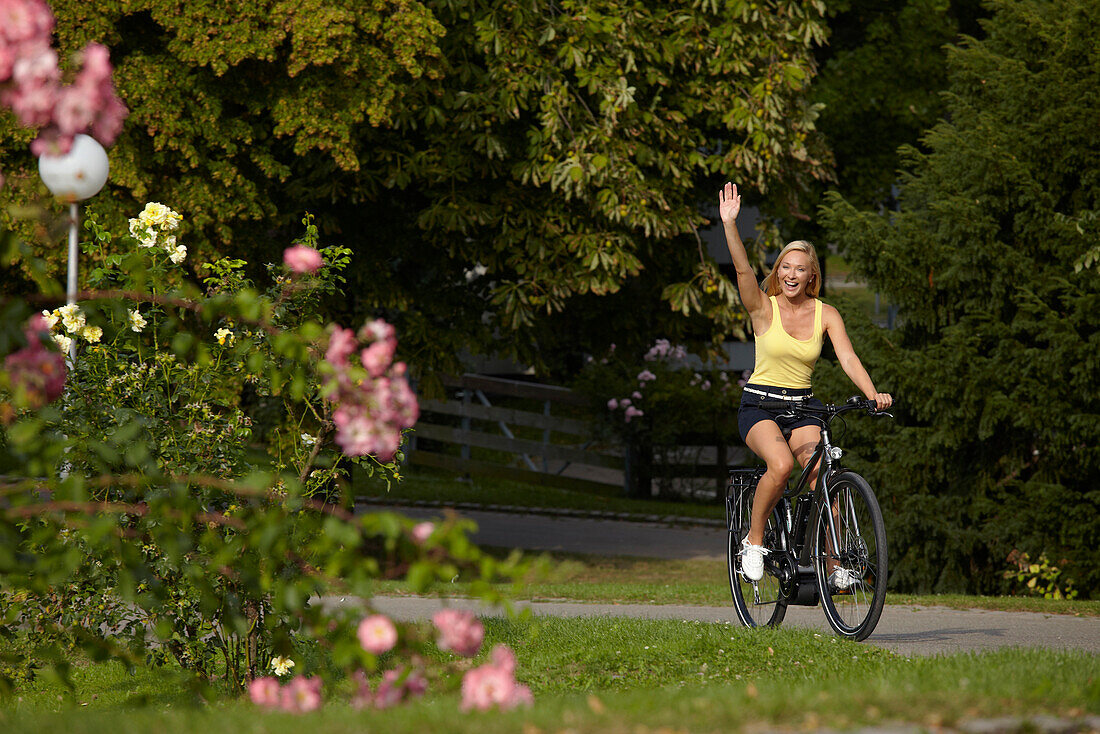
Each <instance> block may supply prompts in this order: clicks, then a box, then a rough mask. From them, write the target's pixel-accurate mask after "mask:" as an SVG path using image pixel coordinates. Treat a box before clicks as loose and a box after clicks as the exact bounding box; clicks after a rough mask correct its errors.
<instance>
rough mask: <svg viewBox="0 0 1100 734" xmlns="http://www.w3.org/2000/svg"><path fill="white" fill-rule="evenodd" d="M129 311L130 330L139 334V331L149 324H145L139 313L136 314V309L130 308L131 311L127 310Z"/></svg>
mask: <svg viewBox="0 0 1100 734" xmlns="http://www.w3.org/2000/svg"><path fill="white" fill-rule="evenodd" d="M129 311H130V330H131V331H136V332H138V333H140V332H141V330H142V329H144V328H145V325H146V324H147V323H149V322H147V321H146V320H145V318H144V317H143V316H142V315H141V314H140V313H138V311H137V309H133V308H131V309H129Z"/></svg>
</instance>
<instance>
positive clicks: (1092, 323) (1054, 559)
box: [825, 0, 1100, 596]
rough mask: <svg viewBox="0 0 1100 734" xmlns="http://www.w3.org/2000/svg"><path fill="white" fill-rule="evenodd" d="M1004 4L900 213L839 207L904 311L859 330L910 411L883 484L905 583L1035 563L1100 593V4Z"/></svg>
mask: <svg viewBox="0 0 1100 734" xmlns="http://www.w3.org/2000/svg"><path fill="white" fill-rule="evenodd" d="M990 8H991V9H992V11H993V16H992V18H991V19H990V20H988V21H985V22H984V23H983V24H984V27H985V30H986V32H987V38H986V39H984V40H982V41H975V40H971V41H968V42H966V43H964V44H962V45H961V46H960V47H957V48H952V49H951V51H950V54H949V65H950V88H949V92H948V94H947V98H946V99H947V107H948V109H947V120H946V121H943V122H941V123H940V124H938V125H936V126H935V127H934V128H932V129H931V130H930V131H929V132H928V133H927V134H926V136H925V137H924V139H923V144H924V145H925V146H926V147H927V151H928V152H926V153H919V152H917V151H915V150H912V149H910V150H909V151H908V167H907V173H906V175H905V177H904V178H903V181H902V185H901V193H900V211H898V212H897V213H895V214H890V215H883V214H881V213H875V212H861V211H857V210H856V208H854V207H853V206H852V205H851V204H850V203H848V202H846V201H844V200H841V199H839V198H834V199H832V201H831V204H830V206H829V207H828V208H827V210H826V211H825V215H826V223H827V225H828V228H829V232H830V234H831V236H832V237H833V238H835V240H836V241H837V242H838V243H839V244H840V246H841V248H842V252H844V254H845V255H846V256H847V257H848V259H849V260H850V261H851V262H852V263H853V264H854V266H855V267H856V269H857V271H858V272H859V274H860V275H862V276H863V277H865V278H867V279H868V280H869V282H870V283H871V284H872V286H873V287H875V288H877V289H879V290H881V291H882V292H883V293H885V294H886V295H887V296H888V297H889V298H890V299H891V300H892V301H893V302H895V303H897V304H898V305H899V307H900V309H901V324H900V326H899V328H898V329H897V330H896V331H895V332H890V333H883V332H879V333H875V332H872V331H870V330H867V329H859V328H858V326H857V327H855V330H858V331H860V332H861V333H860V334H859V335H857V337H856V341H857V343H859V344H860V345H861V346H860V353H861V354H862V355H863V356H864V357H865V359H866V361H867V362H868V363H869V364H870V367H871V372H872V374H873V375H875V378H876V380H877V381H878V383H879V384H880V385H881V386H882V387H884V388H888V389H891V390H892V391H894V392H895V393H896V394H899V395H900V397H901V400H902V403H901V406H902V407H901V408H900V410H901V411H902V416H901V417H902V418H903V420H901V421H900V422H899V423H900V427H899V428H898V429H897V430H895V431H892V432H891V433H890V435H889V436H888V437H887V438H886V440H885V442H884V443H883V444H882V446H881V451H880V452H879V453H878V455H877V458H878V462H877V463H876V464H875V465H874V466H870V467H868V469H867V470H868V472H869V473H871V474H872V476H873V479H874V483H875V485H876V486H878V487H880V488H881V492H880V496H883V497H885V500H884V504H885V505H886V507H887V510H888V511H887V516H888V517H889V518H890V521H891V526H890V532H891V536H890V537H891V551H892V559H891V560H892V563H891V566H892V571H893V574H894V576H893V581H894V584H895V586H896V587H898V588H903V589H918V590H928V589H932V590H941V589H942V590H965V591H991V590H994V589H996V587H997V584H998V582H999V580H1000V579H1001V578H1002V576H1003V573H1004V572H1005V571H1008V570H1016V566H1015V565H1014V564H1013V563H1012V561H1010V559H1009V556H1010V553H1011V552H1012V551H1013V550H1019V551H1021V552H1026V553H1028V554H1030V556H1031V557H1032V558H1039V557H1040V555H1041V554H1042V553H1045V557H1046V558H1047V559H1049V562H1050V564H1051V565H1052V567H1054V568H1057V569H1060V570H1061V572H1062V575H1061V577H1060V578H1062V579H1063V580H1072V581H1073V583H1074V586H1075V588H1077V589H1079V591H1080V593H1081V594H1082V595H1083V596H1087V595H1089V594H1093V595H1095V594H1096V593H1097V592H1098V591H1100V553H1098V550H1097V549H1098V548H1100V394H1098V392H1097V390H1096V385H1097V384H1098V382H1100V328H1098V326H1100V321H1098V319H1097V316H1096V315H1097V313H1098V312H1100V284H1098V281H1097V279H1096V276H1095V273H1094V272H1092V271H1090V270H1088V269H1082V270H1078V269H1077V268H1075V264H1076V263H1078V262H1079V261H1080V260H1081V258H1082V256H1083V255H1084V253H1085V252H1086V251H1088V250H1089V248H1090V247H1094V246H1095V242H1096V237H1097V228H1096V221H1097V219H1096V214H1097V208H1098V206H1100V198H1098V197H1100V185H1098V184H1100V180H1098V176H1100V173H1098V172H1100V128H1098V127H1097V125H1096V120H1097V117H1098V115H1100V96H1098V94H1097V89H1100V54H1098V53H1097V46H1096V43H1095V28H1096V26H1097V24H1098V23H1100V6H1097V5H1096V4H1095V3H1092V2H1082V1H1081V0H1059V1H1058V2H1050V3H1047V2H1019V3H1014V2H998V3H993V4H992V5H991V6H990ZM854 428H855V427H854ZM875 430H878V431H881V430H884V429H883V428H882V427H881V426H878V425H876V426H875ZM1013 557H1014V558H1015V557H1017V556H1013ZM1000 583H1004V582H1003V581H1000Z"/></svg>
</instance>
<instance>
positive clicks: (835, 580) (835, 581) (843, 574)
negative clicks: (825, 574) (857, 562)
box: [829, 566, 859, 591]
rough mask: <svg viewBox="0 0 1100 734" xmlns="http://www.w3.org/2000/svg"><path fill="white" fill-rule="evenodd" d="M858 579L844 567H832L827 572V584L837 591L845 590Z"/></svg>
mask: <svg viewBox="0 0 1100 734" xmlns="http://www.w3.org/2000/svg"><path fill="white" fill-rule="evenodd" d="M857 581H859V578H858V577H857V576H856V575H855V574H854V573H852V572H851V571H849V570H848V569H846V568H840V567H839V566H838V567H837V568H834V569H833V572H832V573H831V574H829V586H831V587H832V588H834V589H836V590H837V591H847V590H848V589H850V588H852V586H853V585H854V584H855V583H856V582H857Z"/></svg>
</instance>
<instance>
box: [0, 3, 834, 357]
mask: <svg viewBox="0 0 1100 734" xmlns="http://www.w3.org/2000/svg"><path fill="white" fill-rule="evenodd" d="M53 8H54V11H55V13H56V14H57V16H58V28H59V30H58V35H59V39H60V43H61V46H62V48H63V49H64V50H68V49H72V48H76V47H79V45H80V44H82V43H84V42H86V41H88V40H91V39H96V40H99V41H101V42H103V43H105V44H106V45H108V46H109V47H110V49H111V53H112V61H113V62H114V63H115V64H116V65H117V71H116V74H115V83H116V85H117V88H118V90H119V94H120V95H121V97H122V98H123V100H124V101H125V102H126V104H127V105H128V106H129V107H130V110H131V114H130V116H129V118H128V121H127V126H126V129H125V131H124V133H123V135H122V137H121V138H120V140H119V141H118V143H117V144H116V145H115V147H114V148H113V149H112V151H111V159H112V175H111V183H110V186H109V190H108V191H107V192H105V193H104V194H101V195H100V196H99V197H97V199H96V200H95V202H94V203H93V204H92V206H93V207H94V208H95V209H96V210H97V211H98V212H100V214H101V215H102V217H103V220H104V221H105V222H108V223H111V222H112V221H114V220H120V217H121V216H122V213H123V212H125V211H131V210H133V208H134V206H135V205H136V204H139V203H140V202H143V201H145V200H147V199H155V200H165V201H171V202H173V205H174V206H175V207H176V208H177V209H178V210H179V211H181V212H182V213H184V214H185V216H186V217H187V219H188V221H190V222H192V223H193V224H192V227H191V229H190V231H189V232H188V237H189V241H191V242H192V243H194V246H195V247H196V248H197V249H198V250H199V252H200V254H203V255H209V254H210V253H211V252H212V251H218V252H219V253H220V254H223V255H231V256H234V257H241V258H243V259H246V260H248V261H249V262H253V263H256V264H257V265H259V264H261V263H263V262H265V261H270V260H272V259H274V258H273V243H274V242H278V241H285V239H286V235H287V233H288V227H290V226H291V225H292V224H293V223H294V222H296V221H298V219H300V217H301V211H302V210H303V209H307V210H309V211H311V212H314V213H315V214H316V215H317V217H318V224H319V226H320V228H321V230H322V232H326V233H327V234H329V235H331V239H333V240H334V241H335V242H336V243H337V244H340V245H344V246H347V247H349V248H351V249H352V250H353V251H354V259H353V263H352V266H351V268H350V272H351V273H352V274H353V275H352V277H351V278H349V288H348V294H349V298H348V300H347V301H345V302H342V303H338V304H336V306H337V307H339V308H340V309H341V310H342V311H343V312H344V313H343V314H340V316H341V318H342V320H345V321H346V320H350V314H353V313H354V314H357V315H372V316H384V317H386V318H387V319H388V320H390V321H392V322H394V323H395V324H396V325H397V326H398V329H399V332H400V333H401V336H402V345H403V346H402V350H403V354H404V356H405V357H407V358H408V361H409V363H410V364H411V365H413V367H414V368H417V369H419V368H431V367H433V366H435V365H443V366H451V367H453V366H454V365H455V361H454V356H455V354H456V353H458V352H459V351H460V350H463V349H465V350H467V351H470V352H473V353H487V352H493V351H498V350H499V351H503V352H505V353H508V352H511V353H514V354H516V355H517V356H518V357H519V358H520V359H521V360H524V361H527V362H529V363H532V364H535V365H537V366H542V367H547V368H553V367H556V366H560V364H561V363H562V361H563V360H564V358H565V355H567V354H571V353H579V352H580V349H579V348H577V347H576V346H575V342H576V341H577V340H578V339H580V340H581V343H595V344H596V345H597V346H600V347H603V346H606V344H607V343H608V342H610V341H612V340H615V339H614V337H613V332H615V331H617V332H620V333H622V332H628V333H630V334H637V339H638V343H637V344H635V345H633V346H634V347H635V348H640V347H642V346H643V345H644V344H645V343H646V342H647V341H649V340H650V339H651V338H652V337H651V335H652V334H654V333H656V334H657V335H661V334H663V335H665V336H667V337H669V338H680V337H681V336H683V335H684V333H686V334H687V336H691V337H693V338H695V339H696V340H702V339H706V338H709V337H712V336H716V335H720V336H724V335H726V334H727V333H729V331H730V330H731V329H736V328H737V327H738V326H739V324H740V320H741V316H740V312H739V309H737V308H735V307H734V301H733V291H732V289H731V288H729V287H728V286H729V284H728V283H727V282H725V281H724V279H722V278H721V277H720V276H718V275H717V273H716V272H715V271H714V270H713V267H712V265H710V264H705V263H703V262H701V259H700V257H699V245H698V243H697V240H696V237H695V228H696V227H697V226H699V225H701V224H703V222H704V219H703V217H702V216H701V214H700V205H701V204H709V203H710V202H711V201H712V199H713V192H714V190H716V189H717V182H718V181H720V180H724V179H725V178H733V179H736V180H738V181H739V182H743V183H745V184H746V185H747V188H751V189H753V190H754V191H757V192H765V191H767V192H769V193H770V194H772V195H774V196H775V197H776V200H778V201H782V200H783V199H784V197H785V193H784V192H787V191H789V190H792V189H793V187H794V185H795V183H796V182H799V181H803V180H805V179H812V178H824V177H827V176H828V157H827V153H826V151H825V148H824V146H823V143H822V141H821V138H820V135H818V134H817V133H816V132H815V123H814V120H815V118H816V116H817V109H816V108H815V107H814V106H813V105H811V104H810V103H809V101H808V99H807V88H808V84H809V82H810V80H811V78H812V76H813V74H814V71H815V69H814V61H813V57H812V53H811V50H812V48H813V47H814V45H815V44H818V43H820V42H821V41H822V40H823V38H824V34H825V22H824V18H823V14H824V4H823V3H821V2H820V1H819V0H782V1H780V2H774V3H768V4H766V5H764V4H757V3H749V2H743V1H740V0H738V1H736V2H728V3H718V2H702V3H700V2H689V1H688V0H680V1H678V2H669V3H660V4H652V3H639V2H628V1H627V0H602V1H601V2H595V3H577V2H572V1H566V2H562V3H541V2H536V1H535V0H528V1H526V2H520V3H516V2H502V1H499V0H498V1H494V2H486V1H482V2H474V0H435V1H433V2H423V3H420V2H415V1H414V0H375V1H374V2H370V3H362V2H358V0H343V1H342V2H336V3H334V2H323V3H322V2H317V1H316V0H314V1H313V2H308V3H298V2H293V3H291V2H285V1H284V0H236V2H232V3H229V4H220V5H218V6H217V7H215V6H212V5H208V4H195V3H181V2H178V1H177V0H107V1H105V2H102V3H86V2H84V0H56V1H55V2H54V3H53ZM2 135H3V138H2V139H0V168H3V170H5V171H6V172H8V173H9V177H10V178H12V179H13V181H12V182H11V185H10V186H9V190H8V192H7V194H6V196H7V197H8V200H9V201H12V200H18V199H19V198H20V197H22V196H23V195H24V193H25V190H26V188H27V187H29V186H36V185H37V183H36V180H35V177H34V176H33V170H32V167H33V161H32V160H30V158H29V156H28V154H27V153H26V149H25V137H26V136H25V135H21V134H18V133H12V132H11V128H10V126H9V127H7V128H6V129H5V130H4V131H3V132H2ZM20 171H23V172H24V173H27V178H26V179H24V180H22V181H21V180H19V178H18V176H11V175H10V174H17V173H18V172H20ZM276 234H281V235H282V236H283V239H282V240H280V238H279V237H278V236H276V237H273V235H276ZM482 273H483V274H482ZM379 275H384V276H385V277H378V276H379ZM670 283H673V284H678V285H677V286H674V287H671V288H669V290H668V291H667V292H665V293H664V302H663V303H662V291H664V290H665V288H666V286H669V284H670ZM639 303H644V304H647V305H646V306H645V307H644V308H639V307H638V304H639ZM670 305H671V306H672V307H673V308H675V309H676V310H673V309H671V308H669V306H670ZM681 314H689V315H690V314H696V315H697V316H696V317H695V318H694V319H685V318H683V316H681ZM698 314H705V316H706V317H705V318H704V317H702V316H698ZM566 334H568V338H566ZM502 337H503V338H502ZM617 341H618V342H619V343H620V345H621V346H625V344H624V343H623V342H624V340H623V339H621V338H620V339H618V340H617Z"/></svg>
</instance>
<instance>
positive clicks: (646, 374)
mask: <svg viewBox="0 0 1100 734" xmlns="http://www.w3.org/2000/svg"><path fill="white" fill-rule="evenodd" d="M656 379H657V375H655V374H653V373H652V372H650V371H649V370H642V371H641V372H639V373H638V381H639V382H641V383H642V385H643V386H644V385H645V383H647V382H649V381H651V380H656Z"/></svg>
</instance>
